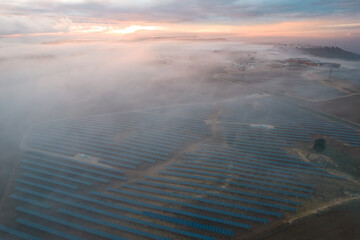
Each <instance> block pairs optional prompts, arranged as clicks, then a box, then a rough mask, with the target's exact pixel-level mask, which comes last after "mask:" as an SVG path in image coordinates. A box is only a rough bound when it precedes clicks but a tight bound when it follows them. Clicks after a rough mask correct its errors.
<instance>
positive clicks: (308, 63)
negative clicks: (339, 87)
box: [287, 58, 341, 68]
mask: <svg viewBox="0 0 360 240" xmlns="http://www.w3.org/2000/svg"><path fill="white" fill-rule="evenodd" d="M287 62H288V63H290V64H293V65H306V66H311V67H327V68H339V67H340V66H341V65H340V64H339V63H331V62H325V63H322V62H318V61H314V60H310V59H307V58H289V59H288V60H287Z"/></svg>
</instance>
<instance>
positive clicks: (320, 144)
mask: <svg viewBox="0 0 360 240" xmlns="http://www.w3.org/2000/svg"><path fill="white" fill-rule="evenodd" d="M325 143H326V140H325V139H322V138H319V139H316V140H315V142H314V146H313V149H314V150H315V151H316V152H318V153H321V152H323V151H324V150H325V148H326V146H325Z"/></svg>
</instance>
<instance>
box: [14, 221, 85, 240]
mask: <svg viewBox="0 0 360 240" xmlns="http://www.w3.org/2000/svg"><path fill="white" fill-rule="evenodd" d="M16 222H17V223H20V224H23V225H25V226H28V227H32V228H35V229H36V230H40V231H43V232H46V233H49V234H51V235H55V236H59V237H62V238H65V239H68V240H84V238H80V237H75V236H73V235H70V234H68V233H64V232H63V231H59V230H56V229H53V228H49V227H47V226H44V225H40V224H37V223H34V222H32V221H31V222H30V221H28V220H25V219H21V218H18V219H17V220H16Z"/></svg>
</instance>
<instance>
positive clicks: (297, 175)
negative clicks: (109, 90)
mask: <svg viewBox="0 0 360 240" xmlns="http://www.w3.org/2000/svg"><path fill="white" fill-rule="evenodd" d="M319 136H323V137H326V138H330V139H335V140H336V141H338V142H340V143H341V144H344V145H346V146H348V147H349V148H354V149H357V148H359V147H360V132H359V131H358V130H356V129H354V128H352V127H350V126H347V125H345V124H343V123H340V122H336V121H330V120H328V119H326V118H324V117H322V116H320V115H317V114H315V113H313V112H309V111H307V110H305V109H302V108H298V107H295V106H293V105H291V104H289V103H285V102H281V101H279V100H278V99H276V98H274V97H253V98H252V97H250V98H239V99H232V100H228V101H219V102H216V103H211V104H210V103H209V104H193V105H184V106H174V107H162V108H152V109H145V110H137V111H132V112H122V113H111V114H104V115H97V116H85V117H81V118H76V119H64V120H60V121H53V122H45V123H39V124H37V125H35V126H34V127H33V128H32V129H31V131H30V132H29V133H28V134H27V135H26V136H25V138H24V139H23V143H22V154H21V156H19V157H20V161H19V166H18V169H17V173H16V176H14V179H13V182H12V188H11V192H10V193H9V196H8V199H7V201H6V202H5V204H4V209H3V212H5V214H7V215H6V217H3V218H1V219H3V221H2V222H1V223H0V239H11V240H13V239H15V240H16V239H29V240H33V239H34V240H37V239H68V240H79V239H95V240H97V239H203V240H210V239H251V236H253V235H255V234H258V233H260V232H262V231H264V230H266V229H270V228H272V227H274V226H278V225H281V224H283V223H285V222H287V221H289V219H292V218H293V217H295V216H299V215H301V214H302V213H303V212H306V211H308V210H309V206H310V203H311V205H313V206H320V205H321V204H323V203H324V202H326V201H328V200H329V199H330V200H331V198H336V197H341V196H338V195H336V194H342V191H340V192H341V193H338V192H339V189H343V188H344V185H345V184H349V183H348V180H347V178H346V177H345V176H344V175H342V174H341V172H337V171H336V170H334V169H329V168H328V166H327V165H324V164H322V163H319V162H313V161H310V160H306V159H304V158H301V157H300V156H298V155H296V154H294V153H293V151H291V150H293V149H296V148H298V147H300V146H305V145H309V146H312V143H313V141H314V138H317V137H319ZM349 186H350V187H348V188H347V190H348V191H350V190H351V189H352V188H351V185H349Z"/></svg>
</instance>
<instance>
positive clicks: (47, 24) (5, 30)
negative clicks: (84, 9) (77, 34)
mask: <svg viewBox="0 0 360 240" xmlns="http://www.w3.org/2000/svg"><path fill="white" fill-rule="evenodd" d="M0 23H1V27H0V35H11V34H18V33H49V32H66V31H68V30H69V29H70V26H71V25H72V21H71V20H70V19H69V18H53V17H41V16H40V17H37V16H23V15H10V16H1V15H0Z"/></svg>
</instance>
